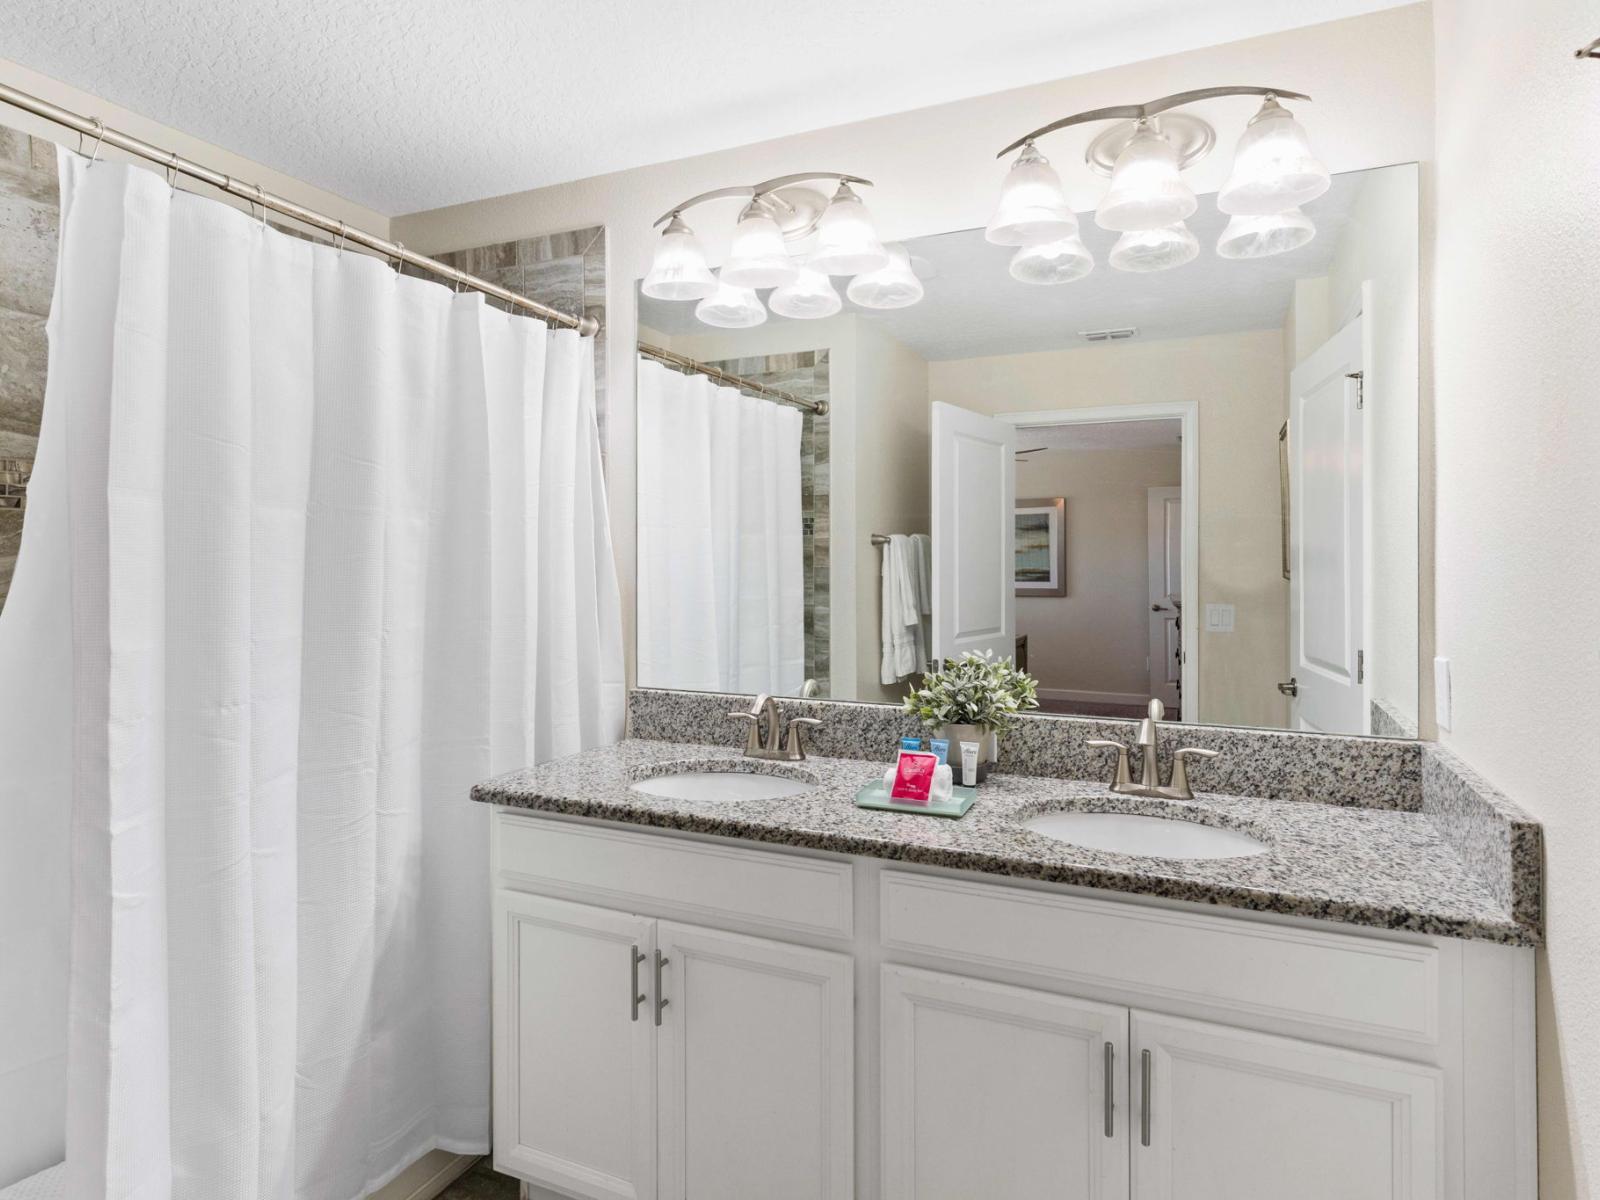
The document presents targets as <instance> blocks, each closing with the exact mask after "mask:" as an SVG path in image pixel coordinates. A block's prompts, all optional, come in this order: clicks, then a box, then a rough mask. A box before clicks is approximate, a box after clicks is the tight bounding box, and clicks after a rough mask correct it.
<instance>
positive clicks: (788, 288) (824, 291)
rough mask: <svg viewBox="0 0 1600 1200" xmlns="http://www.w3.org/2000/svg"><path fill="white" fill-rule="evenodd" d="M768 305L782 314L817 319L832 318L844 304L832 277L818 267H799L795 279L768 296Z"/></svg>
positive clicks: (781, 315)
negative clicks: (835, 288)
mask: <svg viewBox="0 0 1600 1200" xmlns="http://www.w3.org/2000/svg"><path fill="white" fill-rule="evenodd" d="M767 307H768V308H770V309H771V310H772V311H773V312H775V313H777V314H778V315H779V316H780V317H794V318H797V319H799V320H802V321H814V320H816V319H817V318H819V317H831V316H833V314H834V313H836V312H838V311H839V310H840V309H841V308H843V307H844V301H843V300H841V299H840V298H839V293H838V292H837V291H835V290H834V286H833V280H831V279H829V278H828V277H827V276H826V275H824V274H823V273H822V272H821V271H819V270H817V269H816V268H815V267H811V266H804V267H801V268H799V270H798V272H797V275H796V278H795V281H794V282H793V283H786V284H784V285H783V286H782V287H781V288H777V289H776V290H774V291H773V293H772V294H771V295H770V296H768V297H767Z"/></svg>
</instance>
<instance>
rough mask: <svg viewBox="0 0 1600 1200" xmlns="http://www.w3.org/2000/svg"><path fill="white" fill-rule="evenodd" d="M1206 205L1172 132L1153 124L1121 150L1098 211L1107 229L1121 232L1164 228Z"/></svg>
mask: <svg viewBox="0 0 1600 1200" xmlns="http://www.w3.org/2000/svg"><path fill="white" fill-rule="evenodd" d="M1199 206H1200V202H1199V201H1198V200H1196V199H1195V196H1194V192H1193V191H1192V190H1191V189H1190V187H1189V185H1188V184H1187V183H1185V182H1184V181H1183V179H1182V177H1181V176H1180V175H1179V174H1178V152H1177V151H1176V150H1174V149H1173V148H1172V143H1171V142H1170V141H1168V140H1167V138H1166V136H1165V135H1163V134H1161V133H1159V132H1157V131H1156V130H1155V129H1152V128H1151V127H1150V126H1148V125H1141V126H1139V128H1137V129H1135V130H1134V133H1133V137H1132V138H1130V139H1129V141H1128V144H1127V145H1126V146H1124V147H1123V150H1122V153H1121V154H1119V155H1117V162H1116V165H1115V166H1114V167H1112V169H1111V187H1110V188H1109V189H1107V191H1106V194H1105V195H1104V196H1103V197H1101V200H1100V206H1099V207H1098V208H1096V209H1095V210H1094V219H1095V223H1096V224H1098V225H1099V226H1100V228H1101V229H1113V230H1117V231H1119V232H1129V231H1134V232H1137V231H1142V230H1151V229H1164V228H1166V227H1167V226H1169V225H1176V224H1177V223H1178V222H1179V221H1183V220H1186V219H1187V218H1189V217H1191V216H1193V215H1194V210H1195V209H1196V208H1198V207H1199Z"/></svg>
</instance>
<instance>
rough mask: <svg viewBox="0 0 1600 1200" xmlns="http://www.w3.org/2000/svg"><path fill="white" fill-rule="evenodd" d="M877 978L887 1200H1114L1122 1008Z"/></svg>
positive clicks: (1123, 1076)
mask: <svg viewBox="0 0 1600 1200" xmlns="http://www.w3.org/2000/svg"><path fill="white" fill-rule="evenodd" d="M882 979H883V1023H882V1030H881V1034H880V1036H881V1039H882V1054H883V1137H884V1141H883V1180H884V1188H883V1190H884V1197H885V1200H974V1198H975V1197H996V1198H999V1197H1018V1198H1021V1197H1035V1196H1040V1197H1043V1196H1048V1197H1051V1200H1126V1197H1127V1194H1128V1105H1127V1079H1128V1073H1127V1064H1126V1062H1125V1061H1124V1054H1125V1048H1126V1046H1127V1032H1128V1010H1127V1009H1126V1008H1122V1007H1116V1006H1112V1005H1109V1004H1096V1003H1094V1002H1092V1001H1088V1000H1075V999H1071V998H1069V997H1065V996H1055V995H1051V994H1049V993H1048V992H1036V991H1032V990H1030V989H1026V988H1016V987H1007V986H1005V985H1003V984H998V983H987V982H984V981H982V980H977V979H967V978H964V977H961V976H958V975H947V974H943V973H940V972H933V971H918V970H914V969H912V968H910V967H900V966H885V967H884V968H883V971H882ZM1280 1200H1281V1198H1280Z"/></svg>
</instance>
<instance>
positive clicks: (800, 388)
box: [707, 350, 833, 696]
mask: <svg viewBox="0 0 1600 1200" xmlns="http://www.w3.org/2000/svg"><path fill="white" fill-rule="evenodd" d="M707 365H709V366H713V367H715V368H717V370H719V371H726V372H728V373H729V374H730V375H738V376H740V377H741V378H744V379H748V380H750V381H751V382H753V383H760V384H765V385H766V386H767V387H773V388H778V389H779V390H781V391H785V392H788V393H790V394H791V395H795V396H799V397H801V398H802V399H805V400H826V399H827V398H828V352H827V351H826V350H805V351H802V352H800V353H798V354H767V355H762V356H759V357H752V358H728V359H723V360H721V361H719V362H712V363H709V364H707ZM828 496H829V491H828V418H827V417H826V416H821V417H819V416H817V415H816V414H815V413H810V412H808V413H806V414H805V421H804V423H803V424H802V426H801V432H800V521H801V526H802V529H803V531H804V533H803V553H804V554H805V588H806V678H807V679H815V680H816V681H817V687H818V688H819V689H820V691H819V694H820V695H823V696H826V695H828V694H829V692H830V690H831V689H830V687H829V672H830V669H831V663H830V662H829V652H828V647H829V640H830V638H831V636H832V632H833V630H832V624H833V623H832V619H831V609H830V606H829V599H828V554H829V541H830V538H829V534H830V527H829V521H828V507H829V505H828Z"/></svg>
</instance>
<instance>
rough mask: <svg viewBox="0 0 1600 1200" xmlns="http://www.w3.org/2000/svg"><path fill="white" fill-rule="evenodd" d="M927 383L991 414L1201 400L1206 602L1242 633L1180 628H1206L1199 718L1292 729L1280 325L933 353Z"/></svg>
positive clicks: (935, 392) (938, 395)
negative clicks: (935, 358)
mask: <svg viewBox="0 0 1600 1200" xmlns="http://www.w3.org/2000/svg"><path fill="white" fill-rule="evenodd" d="M928 383H929V389H928V394H929V398H930V399H932V400H942V401H944V402H945V403H947V404H958V405H961V406H962V407H963V408H971V409H974V410H976V411H978V412H987V413H1006V412H1028V411H1039V410H1049V409H1059V408H1098V407H1102V406H1110V405H1127V404H1156V403H1163V402H1170V401H1193V402H1195V403H1196V404H1197V405H1198V406H1199V413H1200V555H1199V560H1200V561H1199V565H1200V604H1202V605H1203V604H1206V603H1213V604H1232V605H1233V606H1234V608H1235V620H1236V625H1235V630H1234V632H1233V633H1207V632H1205V631H1203V630H1201V631H1198V634H1197V633H1196V630H1195V624H1196V623H1197V622H1186V623H1185V630H1186V633H1185V636H1186V637H1187V638H1190V639H1196V638H1197V641H1190V642H1188V643H1187V644H1189V645H1195V644H1198V645H1199V647H1200V664H1199V665H1200V684H1199V687H1200V703H1199V714H1198V717H1197V719H1198V720H1201V721H1205V722H1208V723H1215V724H1227V725H1270V726H1276V727H1280V728H1281V727H1282V726H1283V724H1284V722H1285V720H1286V719H1287V715H1288V714H1287V710H1286V709H1285V706H1284V703H1283V697H1282V696H1280V695H1279V694H1278V690H1277V683H1278V680H1279V679H1280V678H1282V676H1281V675H1280V674H1279V671H1280V669H1281V667H1282V663H1283V647H1284V644H1285V642H1286V641H1287V638H1288V624H1287V619H1288V618H1287V614H1288V588H1287V585H1285V583H1284V581H1283V557H1282V550H1281V537H1282V533H1281V531H1282V522H1281V519H1280V517H1279V505H1278V427H1279V425H1281V424H1282V421H1283V418H1282V416H1281V410H1282V405H1283V392H1282V388H1283V336H1282V334H1281V333H1280V331H1278V330H1276V329H1268V330H1260V331H1256V332H1251V333H1232V334H1219V335H1215V336H1211V337H1198V338H1168V339H1163V340H1160V341H1152V342H1140V341H1131V342H1112V343H1107V344H1103V345H1097V346H1083V347H1080V348H1079V349H1076V350H1052V351H1045V352H1041V353H1037V354H1010V355H998V356H995V357H993V358H967V359H958V360H955V361H952V362H935V363H930V364H929V373H928ZM1186 499H1187V498H1186ZM1140 544H1141V546H1142V545H1143V539H1142V538H1141V541H1140ZM1030 650H1031V647H1030ZM1190 699H1192V698H1190Z"/></svg>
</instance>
